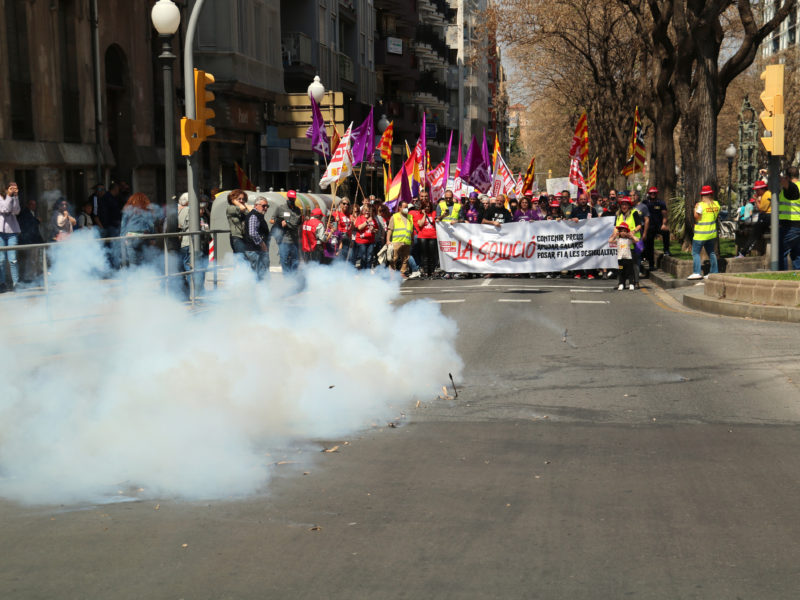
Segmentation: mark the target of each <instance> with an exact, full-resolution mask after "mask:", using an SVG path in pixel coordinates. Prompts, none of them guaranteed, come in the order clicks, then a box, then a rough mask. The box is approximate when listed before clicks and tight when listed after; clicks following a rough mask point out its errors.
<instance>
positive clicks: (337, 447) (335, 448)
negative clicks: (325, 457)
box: [322, 446, 339, 454]
mask: <svg viewBox="0 0 800 600" xmlns="http://www.w3.org/2000/svg"><path fill="white" fill-rule="evenodd" d="M338 451H339V446H333V447H332V448H323V449H322V452H325V453H328V454H330V453H331V452H338Z"/></svg>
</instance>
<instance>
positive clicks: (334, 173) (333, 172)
mask: <svg viewBox="0 0 800 600" xmlns="http://www.w3.org/2000/svg"><path fill="white" fill-rule="evenodd" d="M352 130H353V124H352V123H350V126H349V127H348V128H347V131H345V133H344V136H343V137H342V140H341V141H340V142H339V145H338V146H336V151H335V152H334V153H333V157H332V158H331V162H330V163H328V168H327V169H325V173H324V174H323V175H322V179H320V181H319V187H321V188H326V187H328V186H329V185H330V184H331V183H335V182H339V181H342V180H343V179H346V178H347V177H348V176H350V175H351V174H352V173H353V153H352V152H351V150H350V137H351V135H352Z"/></svg>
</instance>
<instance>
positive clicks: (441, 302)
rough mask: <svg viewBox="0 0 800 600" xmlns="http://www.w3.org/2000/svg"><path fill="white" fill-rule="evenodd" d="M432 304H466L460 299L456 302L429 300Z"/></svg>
mask: <svg viewBox="0 0 800 600" xmlns="http://www.w3.org/2000/svg"><path fill="white" fill-rule="evenodd" d="M431 302H433V303H434V304H457V303H459V302H466V299H465V298H460V299H458V300H431Z"/></svg>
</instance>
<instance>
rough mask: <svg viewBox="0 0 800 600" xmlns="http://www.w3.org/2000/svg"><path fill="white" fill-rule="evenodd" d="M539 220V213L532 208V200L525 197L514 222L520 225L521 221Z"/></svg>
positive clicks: (520, 203) (515, 214) (521, 201)
mask: <svg viewBox="0 0 800 600" xmlns="http://www.w3.org/2000/svg"><path fill="white" fill-rule="evenodd" d="M539 218H540V217H539V211H538V210H534V209H533V208H531V201H530V198H528V197H527V196H523V198H522V200H520V202H519V208H518V209H517V211H516V212H515V213H514V222H515V223H519V222H520V221H526V222H527V221H538V220H539Z"/></svg>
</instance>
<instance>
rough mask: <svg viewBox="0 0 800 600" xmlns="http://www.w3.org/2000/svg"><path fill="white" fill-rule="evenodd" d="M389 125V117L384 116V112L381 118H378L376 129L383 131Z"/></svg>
mask: <svg viewBox="0 0 800 600" xmlns="http://www.w3.org/2000/svg"><path fill="white" fill-rule="evenodd" d="M388 126H389V119H388V118H387V117H386V114H385V113H384V114H382V115H381V118H380V119H379V120H378V131H380V132H381V133H383V132H384V131H386V128H387V127H388Z"/></svg>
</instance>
